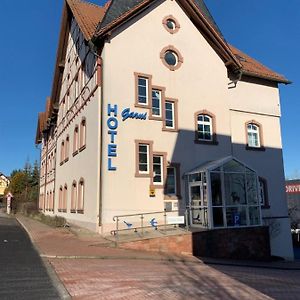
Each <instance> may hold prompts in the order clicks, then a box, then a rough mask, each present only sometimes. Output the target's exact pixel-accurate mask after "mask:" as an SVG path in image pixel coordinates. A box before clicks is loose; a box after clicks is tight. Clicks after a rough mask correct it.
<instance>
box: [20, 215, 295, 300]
mask: <svg viewBox="0 0 300 300" xmlns="http://www.w3.org/2000/svg"><path fill="white" fill-rule="evenodd" d="M16 218H17V219H18V220H19V222H20V223H21V224H22V225H23V227H24V228H25V230H26V231H27V232H28V234H29V235H30V237H31V240H32V241H33V242H34V244H35V246H36V248H37V249H38V250H39V252H40V255H41V256H42V257H44V258H46V259H47V260H48V261H49V262H50V264H51V265H52V267H53V268H54V270H55V272H56V274H57V275H58V277H59V278H60V280H61V281H62V283H63V284H64V286H65V288H66V289H67V290H68V292H69V294H70V295H71V296H72V299H130V300H141V299H151V300H153V299H159V300H161V299H172V300H173V299H178V300H179V299H205V300H207V299H208V300H209V299H213V300H215V299H222V300H223V299H225V300H226V299H228V300H232V299H233V300H235V299H236V300H238V299H239V300H240V299H249V300H252V299H257V300H263V299H272V298H270V297H269V296H267V295H266V294H263V293H262V292H260V291H258V290H257V289H255V287H254V288H253V287H250V286H248V285H247V284H244V283H241V282H240V281H238V280H236V279H234V278H232V277H231V276H229V275H227V274H224V273H222V272H221V271H218V270H216V269H215V268H213V267H210V266H209V265H208V264H209V263H217V260H211V261H210V262H208V261H204V262H203V261H202V260H199V259H197V258H195V257H179V256H169V255H163V254H157V253H146V252H139V251H131V250H125V249H118V248H112V247H109V246H111V243H110V242H109V241H107V240H105V239H103V238H102V237H100V236H99V235H96V234H92V233H91V234H84V235H81V234H74V233H73V232H71V231H70V230H69V229H67V228H59V229H57V228H51V227H49V226H47V225H45V224H42V223H40V222H38V221H35V220H32V219H29V218H26V217H24V216H22V215H17V216H16ZM206 263H208V264H206ZM221 263H224V261H223V262H221ZM227 263H228V261H227ZM231 263H232V262H231ZM236 263H238V262H236ZM253 265H254V264H253ZM257 265H259V263H257ZM287 265H290V264H288V263H287ZM287 265H286V266H287ZM280 272H284V271H280ZM296 272H297V271H296Z"/></svg>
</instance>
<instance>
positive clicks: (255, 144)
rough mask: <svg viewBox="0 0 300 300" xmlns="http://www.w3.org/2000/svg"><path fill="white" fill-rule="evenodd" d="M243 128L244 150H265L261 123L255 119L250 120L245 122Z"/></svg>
mask: <svg viewBox="0 0 300 300" xmlns="http://www.w3.org/2000/svg"><path fill="white" fill-rule="evenodd" d="M245 130H246V140H247V143H246V150H254V151H265V147H264V141H263V128H262V125H261V124H260V123H259V122H257V121H255V120H251V121H248V122H246V124H245Z"/></svg>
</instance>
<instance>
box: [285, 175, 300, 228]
mask: <svg viewBox="0 0 300 300" xmlns="http://www.w3.org/2000/svg"><path fill="white" fill-rule="evenodd" d="M285 191H286V198H287V205H288V209H289V215H290V218H291V223H292V225H293V226H297V228H300V179H295V180H287V181H286V182H285Z"/></svg>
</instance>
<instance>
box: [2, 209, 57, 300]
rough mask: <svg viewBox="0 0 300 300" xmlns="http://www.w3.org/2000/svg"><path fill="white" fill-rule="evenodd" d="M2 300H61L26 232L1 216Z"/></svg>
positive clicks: (12, 219)
mask: <svg viewBox="0 0 300 300" xmlns="http://www.w3.org/2000/svg"><path fill="white" fill-rule="evenodd" d="M0 299H1V300H6V299H22V300H27V299H28V300H35V299H37V300H40V299H43V300H48V299H55V300H57V299H60V296H59V294H58V292H57V289H56V288H55V287H54V285H53V283H52V281H51V279H50V277H49V275H48V273H47V269H46V268H45V265H44V264H43V262H42V260H41V258H40V256H39V255H38V253H37V252H36V250H35V249H34V247H33V245H32V243H31V241H30V239H29V237H28V235H27V233H26V232H25V231H24V229H23V228H22V227H21V226H20V225H19V223H18V222H17V221H16V220H15V219H14V218H8V217H5V216H4V215H2V214H0Z"/></svg>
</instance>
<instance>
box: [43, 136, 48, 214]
mask: <svg viewBox="0 0 300 300" xmlns="http://www.w3.org/2000/svg"><path fill="white" fill-rule="evenodd" d="M46 136H47V144H46V160H45V188H44V199H43V213H44V212H45V204H46V191H47V172H48V142H49V135H48V132H47V133H46Z"/></svg>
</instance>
